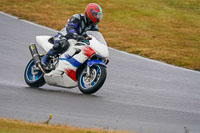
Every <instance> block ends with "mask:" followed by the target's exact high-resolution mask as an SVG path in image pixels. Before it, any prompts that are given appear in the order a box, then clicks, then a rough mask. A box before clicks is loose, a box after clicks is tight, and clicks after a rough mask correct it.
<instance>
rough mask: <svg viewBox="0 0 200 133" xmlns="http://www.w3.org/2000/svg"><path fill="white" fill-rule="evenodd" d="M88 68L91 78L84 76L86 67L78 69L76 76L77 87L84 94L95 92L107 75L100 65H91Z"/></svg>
mask: <svg viewBox="0 0 200 133" xmlns="http://www.w3.org/2000/svg"><path fill="white" fill-rule="evenodd" d="M90 69H91V73H92V75H93V76H91V78H89V79H88V78H87V76H86V74H87V68H86V67H85V68H83V69H82V70H81V71H80V75H79V77H78V88H79V90H80V91H81V92H82V93H84V94H93V93H95V92H97V91H98V90H99V89H100V88H101V87H102V85H103V84H104V82H105V80H106V76H107V72H106V68H105V67H104V66H102V65H93V66H92V67H91V68H90ZM89 80H91V81H89Z"/></svg>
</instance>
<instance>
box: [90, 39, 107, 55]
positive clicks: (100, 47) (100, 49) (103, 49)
mask: <svg viewBox="0 0 200 133" xmlns="http://www.w3.org/2000/svg"><path fill="white" fill-rule="evenodd" d="M91 37H92V40H90V48H92V49H93V50H94V51H95V52H96V53H97V54H98V55H100V56H102V57H105V58H108V57H109V52H108V47H107V45H104V44H103V43H101V42H99V41H98V40H97V39H96V38H95V37H93V36H91Z"/></svg>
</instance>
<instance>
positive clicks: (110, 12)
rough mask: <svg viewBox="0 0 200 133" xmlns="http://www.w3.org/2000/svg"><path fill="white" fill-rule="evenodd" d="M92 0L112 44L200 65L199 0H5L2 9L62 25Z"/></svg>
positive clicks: (192, 66) (185, 64)
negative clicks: (98, 7)
mask: <svg viewBox="0 0 200 133" xmlns="http://www.w3.org/2000/svg"><path fill="white" fill-rule="evenodd" d="M89 2H97V3H98V4H99V5H101V6H102V9H103V13H104V14H103V20H102V21H101V23H100V24H99V27H100V31H101V32H102V33H103V35H104V36H105V39H106V41H107V42H108V44H109V46H111V47H113V48H116V49H119V50H123V51H127V52H129V53H134V54H138V55H141V56H144V57H148V58H152V59H156V60H160V61H163V62H166V63H169V64H173V65H177V66H181V67H185V68H190V69H194V70H199V69H200V1H199V0H148V1H147V0H76V1H72V0H52V1H48V0H0V10H2V11H4V12H7V13H10V14H13V15H16V16H19V17H20V18H23V19H28V20H30V21H34V22H36V23H38V24H42V25H46V26H48V27H51V28H54V29H57V30H60V29H61V28H62V27H63V26H64V25H65V24H66V23H67V18H69V17H70V16H71V15H72V14H75V13H81V12H83V11H84V8H85V6H86V5H87V4H88V3H89Z"/></svg>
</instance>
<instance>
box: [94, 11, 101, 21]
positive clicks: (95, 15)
mask: <svg viewBox="0 0 200 133" xmlns="http://www.w3.org/2000/svg"><path fill="white" fill-rule="evenodd" d="M91 13H92V16H93V17H94V18H95V19H97V21H100V20H101V19H102V17H103V13H102V12H91Z"/></svg>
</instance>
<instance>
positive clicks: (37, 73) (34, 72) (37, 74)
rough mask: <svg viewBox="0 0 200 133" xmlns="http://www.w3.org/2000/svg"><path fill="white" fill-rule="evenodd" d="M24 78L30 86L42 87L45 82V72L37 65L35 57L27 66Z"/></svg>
mask: <svg viewBox="0 0 200 133" xmlns="http://www.w3.org/2000/svg"><path fill="white" fill-rule="evenodd" d="M24 80H25V82H26V84H27V85H29V86H30V87H41V86H43V85H44V84H45V80H44V74H43V73H42V71H41V70H40V69H39V68H38V67H37V66H36V65H35V63H34V61H33V59H31V60H30V61H29V63H28V64H27V66H26V68H25V71H24Z"/></svg>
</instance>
